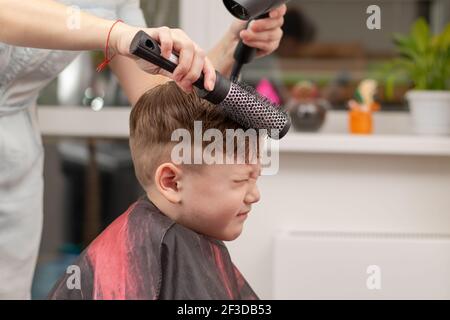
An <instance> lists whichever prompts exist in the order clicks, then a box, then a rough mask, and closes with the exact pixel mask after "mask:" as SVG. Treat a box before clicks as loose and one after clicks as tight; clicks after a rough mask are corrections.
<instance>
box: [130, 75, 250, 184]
mask: <svg viewBox="0 0 450 320" xmlns="http://www.w3.org/2000/svg"><path fill="white" fill-rule="evenodd" d="M194 121H201V122H202V131H203V132H204V131H206V130H208V129H218V130H219V131H221V132H222V134H223V136H224V137H225V136H226V135H225V132H226V130H227V129H244V128H243V127H242V126H241V125H239V124H238V123H236V122H235V121H233V120H231V119H229V118H228V117H226V116H225V115H224V114H223V112H222V111H221V110H220V109H219V108H218V107H217V106H215V105H213V104H211V103H209V102H207V101H206V100H203V99H201V98H199V97H198V96H197V95H196V94H195V93H191V94H186V93H185V92H183V91H182V90H181V89H180V88H179V87H178V86H177V85H176V84H175V83H174V82H173V81H170V82H167V83H165V84H163V85H160V86H157V87H155V88H153V89H150V90H149V91H147V92H146V93H145V94H144V95H143V96H142V97H141V98H140V99H139V101H138V102H137V104H136V105H135V106H134V108H133V110H132V111H131V116H130V148H131V155H132V158H133V163H134V167H135V171H136V176H137V178H138V180H139V182H140V184H141V185H142V186H143V187H144V189H146V188H147V187H148V186H149V185H151V184H152V183H153V175H154V173H155V171H156V169H157V167H158V166H159V165H161V164H162V163H164V162H167V161H170V153H171V152H170V151H171V149H172V147H173V146H174V144H175V143H174V142H173V141H172V140H171V138H172V133H173V132H174V131H175V130H177V129H185V130H187V131H188V132H189V133H190V134H191V136H193V135H194ZM203 132H202V133H203ZM224 145H225V144H224ZM245 149H246V150H245V152H246V153H248V151H249V148H248V146H247V143H246V148H245ZM256 154H258V151H256Z"/></svg>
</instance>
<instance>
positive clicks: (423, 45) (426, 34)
mask: <svg viewBox="0 0 450 320" xmlns="http://www.w3.org/2000/svg"><path fill="white" fill-rule="evenodd" d="M411 35H412V37H413V39H414V41H415V43H416V46H417V49H418V50H419V52H421V53H422V52H425V51H426V49H427V47H428V44H429V41H430V40H429V39H430V28H429V27H428V23H427V22H426V20H425V19H424V18H419V19H418V20H417V21H416V22H415V23H414V25H413V27H412V30H411Z"/></svg>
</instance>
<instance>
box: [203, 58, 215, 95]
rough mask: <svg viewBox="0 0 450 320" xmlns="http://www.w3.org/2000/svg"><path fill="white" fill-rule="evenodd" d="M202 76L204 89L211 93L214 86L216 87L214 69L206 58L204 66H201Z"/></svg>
mask: <svg viewBox="0 0 450 320" xmlns="http://www.w3.org/2000/svg"><path fill="white" fill-rule="evenodd" d="M203 74H204V75H205V82H204V86H205V89H206V90H208V91H213V90H214V86H215V85H216V69H215V68H214V66H213V64H212V62H211V61H210V60H209V59H208V58H207V57H206V58H205V64H204V66H203Z"/></svg>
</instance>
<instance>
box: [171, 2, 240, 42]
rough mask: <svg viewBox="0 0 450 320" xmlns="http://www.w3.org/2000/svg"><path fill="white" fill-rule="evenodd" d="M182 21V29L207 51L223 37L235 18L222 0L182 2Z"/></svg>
mask: <svg viewBox="0 0 450 320" xmlns="http://www.w3.org/2000/svg"><path fill="white" fill-rule="evenodd" d="M180 20H181V21H180V26H181V28H182V29H183V30H184V31H185V32H186V33H187V34H188V35H189V36H190V37H191V38H192V39H193V40H194V41H195V42H197V43H198V44H199V45H200V47H202V48H204V49H206V50H207V49H210V48H211V47H212V46H213V45H214V44H215V43H216V42H217V41H218V40H219V39H220V38H221V37H222V35H223V34H224V33H225V31H226V30H227V28H228V26H229V25H230V23H231V22H232V21H233V16H232V15H231V14H230V13H229V12H228V10H227V9H226V8H225V6H224V5H223V2H222V0H180Z"/></svg>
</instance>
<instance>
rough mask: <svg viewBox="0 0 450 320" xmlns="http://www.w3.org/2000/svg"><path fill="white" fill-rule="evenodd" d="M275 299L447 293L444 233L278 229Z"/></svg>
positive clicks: (449, 263) (448, 242)
mask: <svg viewBox="0 0 450 320" xmlns="http://www.w3.org/2000/svg"><path fill="white" fill-rule="evenodd" d="M274 263H275V265H274V277H273V279H274V298H275V299H450V235H432V234H431V235H430V234H428V235H426V234H401V233H345V232H311V231H283V232H281V233H280V234H278V236H277V237H276V240H275V257H274Z"/></svg>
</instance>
